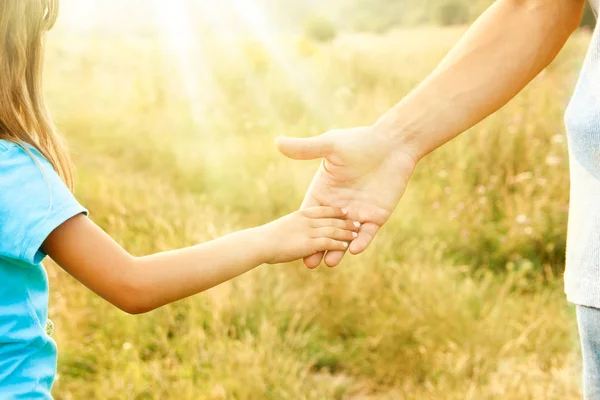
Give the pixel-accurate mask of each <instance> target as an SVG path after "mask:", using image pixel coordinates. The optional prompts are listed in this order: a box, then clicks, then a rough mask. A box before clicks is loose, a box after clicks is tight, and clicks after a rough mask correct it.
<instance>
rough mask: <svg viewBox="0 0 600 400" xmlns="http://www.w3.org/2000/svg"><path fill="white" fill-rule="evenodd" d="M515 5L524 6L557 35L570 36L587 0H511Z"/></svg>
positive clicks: (579, 21) (576, 26)
mask: <svg viewBox="0 0 600 400" xmlns="http://www.w3.org/2000/svg"><path fill="white" fill-rule="evenodd" d="M512 1H513V4H515V6H517V7H525V9H526V10H527V11H529V12H533V13H535V14H537V16H538V17H539V18H540V19H541V20H542V21H544V22H545V23H546V25H547V26H548V28H549V29H550V30H551V31H552V32H555V33H556V34H559V35H564V34H566V35H568V36H570V35H571V34H572V33H573V32H574V31H575V30H577V28H578V27H579V24H580V23H581V18H582V16H583V11H584V8H585V4H586V1H587V0H512Z"/></svg>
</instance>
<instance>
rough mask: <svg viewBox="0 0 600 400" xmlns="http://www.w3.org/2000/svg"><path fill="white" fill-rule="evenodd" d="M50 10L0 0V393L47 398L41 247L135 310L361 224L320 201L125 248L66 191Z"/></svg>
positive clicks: (309, 248) (296, 253)
mask: <svg viewBox="0 0 600 400" xmlns="http://www.w3.org/2000/svg"><path fill="white" fill-rule="evenodd" d="M57 9H58V0H0V281H1V282H2V284H1V286H0V393H1V396H0V397H2V398H27V399H33V398H36V399H37V398H44V399H49V398H51V394H50V390H51V387H52V382H53V379H54V376H55V373H56V345H55V343H54V341H53V340H52V339H51V338H50V337H49V335H50V334H51V332H49V330H51V329H48V332H47V328H50V327H51V323H50V322H49V321H47V314H48V280H47V276H46V272H45V270H44V268H43V267H42V265H41V261H42V260H43V259H44V257H45V256H46V255H49V256H50V257H52V259H53V260H54V261H55V262H56V263H57V264H58V265H60V266H61V267H62V268H64V269H65V270H66V271H67V272H69V273H70V274H71V275H73V276H74V277H75V278H76V279H78V280H79V281H80V282H82V283H83V284H84V285H86V286H87V287H89V288H90V289H91V290H93V291H94V292H96V293H97V294H98V295H100V296H102V297H103V298H105V299H106V300H108V301H109V302H111V303H112V304H114V305H115V306H117V307H119V308H120V309H122V310H124V311H126V312H128V313H132V314H137V313H143V312H147V311H150V310H153V309H155V308H157V307H160V306H162V305H165V304H168V303H171V302H173V301H176V300H179V299H182V298H184V297H187V296H190V295H193V294H195V293H199V292H202V291H203V290H206V289H208V288H211V287H213V286H215V285H218V284H220V283H222V282H225V281H227V280H229V279H232V278H234V277H236V276H238V275H240V274H242V273H244V272H247V271H249V270H251V269H252V268H255V267H256V266H258V265H260V264H263V263H269V264H274V263H282V262H287V261H291V260H296V259H299V258H302V257H305V256H308V255H311V254H314V253H316V252H319V251H327V250H344V249H346V248H347V247H348V242H350V241H352V240H353V239H354V238H355V237H356V236H357V233H356V231H357V230H358V226H359V224H358V223H355V222H352V221H349V220H347V219H346V218H345V217H346V211H345V210H340V209H335V208H329V207H315V208H311V209H306V210H304V211H299V212H295V213H293V214H290V215H288V216H285V217H283V218H281V219H278V220H276V221H273V222H271V223H269V224H266V225H263V226H260V227H257V228H253V229H248V230H245V231H240V232H236V233H233V234H231V235H228V236H225V237H222V238H219V239H217V240H214V241H211V242H208V243H205V244H202V245H198V246H195V247H189V248H186V249H181V250H176V251H170V252H164V253H159V254H154V255H150V256H145V257H134V256H132V255H130V254H128V253H127V252H126V251H125V250H123V248H121V247H120V246H119V245H118V244H117V243H115V242H114V241H113V240H112V239H111V238H110V237H109V236H108V235H107V234H106V233H105V232H103V231H102V230H101V229H100V228H99V227H98V226H97V225H96V224H94V223H93V222H92V220H91V219H89V218H88V217H87V212H86V210H85V209H84V208H83V207H82V206H81V205H79V203H78V202H77V201H76V200H75V198H74V197H73V195H72V194H71V191H70V190H69V188H70V185H71V173H70V164H69V161H68V156H67V154H66V152H65V151H64V149H63V147H62V145H61V142H60V139H59V138H58V137H57V136H56V133H55V130H54V128H53V125H52V121H51V120H50V118H49V116H48V113H47V112H46V108H45V104H44V100H43V98H42V89H41V66H42V56H43V40H44V33H45V32H46V31H48V30H49V29H50V28H51V27H52V25H53V24H54V21H55V19H56V16H57ZM47 324H48V326H47Z"/></svg>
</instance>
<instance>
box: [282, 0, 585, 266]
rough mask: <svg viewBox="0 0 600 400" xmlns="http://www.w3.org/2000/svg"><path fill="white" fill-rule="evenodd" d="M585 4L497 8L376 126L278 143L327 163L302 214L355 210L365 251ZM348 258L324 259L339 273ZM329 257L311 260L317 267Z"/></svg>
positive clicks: (535, 66) (566, 0)
mask: <svg viewBox="0 0 600 400" xmlns="http://www.w3.org/2000/svg"><path fill="white" fill-rule="evenodd" d="M584 5H585V0H497V1H496V2H495V3H494V4H493V5H492V6H491V7H490V8H489V9H488V10H487V11H486V12H485V13H483V14H482V15H481V17H480V18H479V19H478V20H477V21H476V22H475V23H474V24H473V26H472V27H471V28H470V29H469V30H468V31H467V33H466V34H465V35H464V36H463V38H462V39H461V40H460V41H459V43H458V44H457V45H456V46H455V47H454V48H453V49H452V50H451V51H450V53H449V54H448V55H447V56H446V57H445V58H444V60H443V61H442V62H441V63H440V65H439V66H438V67H437V68H436V69H435V70H434V71H433V72H432V73H431V74H430V75H429V77H428V78H426V79H425V80H424V81H423V83H422V84H421V85H419V86H418V87H417V88H416V89H415V90H413V91H412V92H411V93H410V94H409V95H408V96H406V97H405V98H404V99H403V100H402V101H401V102H400V103H398V104H397V105H396V106H395V107H393V108H392V109H391V110H389V111H388V112H387V113H385V114H384V115H383V116H382V117H381V118H380V119H379V120H378V121H377V122H376V123H375V124H374V125H372V126H368V127H360V128H353V129H345V130H335V131H330V132H327V133H325V134H323V135H321V136H318V137H314V138H308V139H292V138H279V139H278V141H277V146H278V148H279V150H280V151H281V152H282V153H283V154H285V155H286V156H288V157H290V158H294V159H300V160H307V159H315V158H323V159H324V160H323V163H322V165H321V167H320V169H319V170H318V171H317V174H316V175H315V178H314V180H313V182H312V184H311V186H310V188H309V190H308V192H307V194H306V198H305V200H304V203H303V205H302V206H303V207H309V206H315V205H335V206H338V207H347V208H348V210H349V212H350V214H349V217H350V218H353V219H356V220H358V221H360V222H361V223H363V225H362V226H361V230H360V232H359V237H358V239H356V240H354V241H353V242H352V243H351V245H350V249H349V250H350V252H351V253H353V254H358V253H360V252H362V251H364V250H365V249H366V248H367V247H368V245H369V244H370V242H371V241H372V240H373V237H374V236H375V235H376V233H377V231H378V230H379V229H380V227H381V226H382V225H383V224H384V223H385V222H386V221H387V220H388V219H389V217H390V215H391V213H392V211H393V209H394V208H395V206H396V204H397V203H398V201H399V200H400V197H401V196H402V194H403V193H404V190H405V188H406V185H407V183H408V180H409V179H410V176H411V175H412V173H413V170H414V168H415V166H416V163H417V162H418V161H419V160H421V159H422V158H423V157H424V156H425V155H426V154H428V153H429V152H431V151H433V150H434V149H436V148H438V147H439V146H441V145H442V144H444V143H446V142H448V141H449V140H451V139H452V138H454V137H455V136H457V135H458V134H460V133H461V132H464V131H465V130H467V129H469V128H470V127H472V126H474V125H475V124H477V123H478V122H479V121H481V120H482V119H484V118H485V117H487V116H488V115H490V114H492V113H493V112H495V111H497V110H498V109H499V108H501V107H502V106H503V105H505V104H506V103H507V102H508V101H509V100H510V99H512V98H513V97H514V96H515V95H516V94H517V93H519V92H520V91H521V90H522V89H523V88H524V87H525V86H526V85H527V84H528V83H529V82H530V81H531V80H532V79H533V78H534V77H535V76H536V75H537V74H538V73H539V72H540V71H541V70H542V69H544V68H545V67H546V66H547V65H548V64H549V63H550V62H551V61H552V60H553V59H554V57H555V56H556V55H557V54H558V52H559V51H560V49H561V48H562V47H563V46H564V44H565V42H566V41H567V39H568V38H569V36H570V35H571V33H572V32H573V31H574V30H575V29H576V28H577V26H578V24H579V21H580V19H581V15H582V12H583V7H584ZM343 255H344V252H340V251H332V252H329V253H328V254H327V256H326V257H325V262H326V264H327V265H329V266H336V265H338V264H339V263H340V261H341V260H342V257H343ZM322 258H323V253H317V254H314V255H312V256H310V257H307V258H305V260H304V262H305V264H306V266H307V267H309V268H316V267H317V266H318V265H319V264H320V262H321V260H322Z"/></svg>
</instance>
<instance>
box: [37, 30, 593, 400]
mask: <svg viewBox="0 0 600 400" xmlns="http://www.w3.org/2000/svg"><path fill="white" fill-rule="evenodd" d="M462 32H463V30H462V29H454V28H452V29H438V28H422V29H421V28H419V29H413V30H406V31H398V32H394V33H390V34H387V35H385V36H368V35H346V36H344V35H342V36H340V37H339V38H338V39H336V40H335V41H334V42H332V43H329V44H317V43H313V42H311V41H310V40H307V39H297V40H296V39H292V38H285V39H283V42H284V43H285V46H279V47H273V46H272V45H271V44H267V45H265V44H264V43H262V44H261V43H260V42H259V41H256V40H251V39H244V40H239V41H238V42H236V43H235V46H233V45H232V46H225V45H224V44H223V43H219V42H216V43H214V42H210V43H209V42H206V43H198V44H197V45H196V47H195V48H201V47H202V48H203V49H204V51H203V53H200V52H198V53H189V54H188V53H181V52H179V53H173V52H172V51H169V50H167V49H166V48H167V47H168V46H167V47H165V46H164V44H163V43H162V42H161V40H159V39H157V37H155V36H154V35H153V34H151V33H144V34H142V33H140V34H136V35H128V36H121V37H115V36H112V37H111V36H109V35H101V34H97V33H95V32H88V33H86V34H80V35H71V34H66V33H60V31H59V32H55V33H53V34H52V35H51V37H50V47H49V54H48V60H47V65H48V69H47V82H46V85H47V90H48V96H49V101H50V103H51V107H52V110H53V113H54V115H55V117H56V119H57V122H58V125H59V127H60V129H61V131H62V132H63V133H64V134H65V136H66V137H67V138H68V141H69V144H70V146H71V147H72V149H73V158H74V161H75V163H76V165H77V171H78V179H77V181H78V182H77V188H76V194H77V197H78V198H79V200H80V201H81V202H82V203H83V204H84V205H85V206H87V207H88V208H89V210H90V213H91V217H92V218H93V219H94V220H95V221H96V222H97V223H98V224H99V225H100V226H101V227H102V228H103V229H105V230H106V231H107V232H109V233H110V234H111V235H112V236H113V237H114V238H115V239H116V240H118V241H119V242H120V243H121V244H122V245H123V246H124V247H125V248H127V249H128V250H129V251H130V252H132V253H134V254H136V255H142V254H147V253H150V252H155V251H160V250H165V249H171V248H176V247H180V246H186V245H193V244H196V243H200V242H203V241H205V240H209V239H211V238H214V237H217V236H219V235H222V234H225V233H227V232H231V231H234V230H237V229H241V228H246V227H250V226H254V225H257V224H262V223H265V222H267V221H269V220H272V219H274V218H276V217H278V216H281V215H283V214H285V213H288V212H291V211H293V210H295V209H296V208H297V207H298V205H299V204H300V202H301V199H302V197H303V193H304V191H305V189H306V187H307V186H308V183H309V182H310V179H311V177H312V174H313V173H314V171H315V169H316V167H317V165H318V164H316V163H312V162H307V163H300V162H293V161H289V160H286V159H284V158H283V157H281V156H280V155H278V154H277V152H276V151H275V148H274V146H273V140H274V138H275V137H276V136H278V135H290V136H311V135H316V134H318V133H321V132H322V131H325V130H327V129H330V128H333V127H349V126H354V125H360V124H370V123H372V122H374V120H375V119H376V118H377V117H378V116H379V115H380V114H381V113H382V112H383V111H385V110H386V109H387V108H388V107H390V106H391V105H393V104H394V103H395V102H397V101H398V100H400V99H401V98H402V96H403V95H404V94H406V93H407V92H408V91H409V90H410V89H411V88H412V87H414V86H415V85H416V84H417V83H418V82H419V81H420V79H422V78H423V77H424V76H425V74H426V73H427V71H429V70H430V69H431V68H433V67H434V66H435V64H436V63H437V62H438V61H439V60H440V59H441V57H442V56H443V55H444V53H445V52H446V51H447V50H448V49H449V48H450V46H451V45H452V44H453V43H454V42H455V41H456V40H457V39H458V38H459V36H460V34H461V33H462ZM588 41H589V35H588V34H587V33H585V32H580V33H578V34H576V35H575V36H574V37H573V39H572V40H571V41H570V42H569V44H568V46H567V48H566V49H565V50H564V52H563V53H562V54H561V55H560V57H559V58H558V60H557V61H556V62H555V63H554V64H553V65H551V66H550V67H549V68H548V69H547V70H546V71H544V73H542V75H540V77H538V78H536V80H535V81H534V82H533V83H532V84H531V86H530V87H529V89H528V90H526V91H525V92H524V93H522V94H521V95H519V97H518V98H517V99H515V100H514V101H513V102H512V103H511V104H510V105H509V106H508V107H506V108H505V109H504V110H503V111H501V112H499V113H498V114H496V115H495V116H493V117H491V118H489V119H488V120H486V121H485V122H484V123H482V124H480V125H479V126H477V127H476V128H474V129H472V131H470V132H468V133H466V134H464V135H463V136H462V137H460V138H458V139H457V140H455V141H454V142H452V143H451V144H449V145H448V146H446V147H445V148H443V149H441V150H439V151H437V152H435V153H434V154H432V155H430V156H429V157H427V158H426V159H425V160H424V161H423V162H422V163H421V164H420V166H419V167H418V170H417V173H416V176H415V177H414V179H413V181H412V182H411V184H410V186H409V188H408V191H407V193H406V195H405V197H404V199H403V200H402V202H401V204H400V206H399V207H398V210H397V212H396V213H395V215H394V217H393V218H392V220H391V221H390V223H389V224H388V225H387V226H386V227H385V228H384V229H383V231H382V232H381V234H380V235H379V237H378V239H377V240H376V242H375V243H374V245H373V246H372V247H371V248H370V249H369V250H368V251H367V252H366V253H364V254H363V255H360V256H357V257H352V258H350V257H347V259H346V260H345V261H344V264H343V265H342V266H340V267H339V268H337V269H334V270H329V269H326V268H321V269H319V270H316V271H308V270H306V269H304V268H303V267H302V266H301V263H293V264H290V265H282V266H263V267H261V268H259V269H257V270H255V271H253V272H252V273H249V274H248V275H246V276H243V277H241V278H239V279H236V280H235V281H233V282H230V283H227V284H224V285H222V286H220V287H217V288H215V289H213V290H211V291H209V292H207V293H204V294H201V295H198V296H196V297H193V298H190V299H187V300H184V301H181V302H178V303H176V304H173V305H170V306H167V307H164V308H162V309H159V310H156V311H154V312H152V313H149V314H146V315H142V316H135V317H134V316H129V315H126V314H124V313H122V312H120V311H119V310H117V309H115V308H114V307H112V306H111V305H109V304H107V303H106V302H105V301H103V300H102V299H100V298H99V297H97V296H96V295H94V294H92V293H91V292H89V291H88V290H87V289H86V288H85V287H83V286H82V285H80V284H78V283H77V282H75V281H74V279H72V278H71V277H69V276H68V275H67V274H66V273H64V272H63V271H62V270H60V269H58V268H57V267H56V266H55V265H53V264H52V263H50V262H48V263H47V264H46V266H47V268H48V270H49V275H50V280H51V295H50V317H51V318H52V319H53V321H54V322H55V325H56V333H55V339H56V340H57V342H58V345H59V378H58V380H57V382H56V384H55V391H54V394H55V396H56V398H57V399H82V398H88V399H319V400H320V399H369V400H370V399H423V400H426V399H499V398H502V399H509V400H510V399H519V400H522V399H536V400H539V399H547V400H550V399H561V400H567V399H577V398H579V397H580V389H579V386H580V385H579V382H580V378H579V370H580V361H579V353H578V351H579V350H578V347H577V340H578V338H577V332H576V322H575V315H574V310H573V308H572V307H570V306H568V305H567V303H566V300H565V298H564V295H563V293H562V279H561V273H562V269H563V262H564V250H565V248H564V243H565V233H566V221H567V205H568V188H569V183H568V164H567V147H566V146H567V145H566V138H565V135H564V128H563V124H562V114H563V111H564V108H565V106H566V104H567V101H568V98H569V95H570V93H571V91H572V88H573V85H574V82H575V80H576V78H577V71H578V67H579V66H580V64H581V62H582V58H583V55H584V53H585V47H586V44H587V43H588ZM182 54H184V55H185V57H183V56H182ZM190 66H193V68H190ZM232 251H233V250H232ZM235 251H244V249H235Z"/></svg>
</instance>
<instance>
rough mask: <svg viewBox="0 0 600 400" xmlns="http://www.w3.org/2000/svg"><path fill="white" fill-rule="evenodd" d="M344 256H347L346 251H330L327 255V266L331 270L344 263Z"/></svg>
mask: <svg viewBox="0 0 600 400" xmlns="http://www.w3.org/2000/svg"><path fill="white" fill-rule="evenodd" d="M354 240H356V239H354ZM351 245H352V244H351ZM344 254H346V252H345V251H328V252H327V254H325V265H327V266H328V267H330V268H333V267H337V266H338V265H339V264H340V263H341V262H342V258H344Z"/></svg>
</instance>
